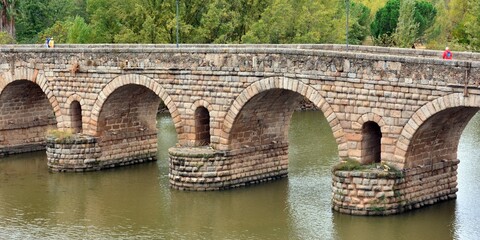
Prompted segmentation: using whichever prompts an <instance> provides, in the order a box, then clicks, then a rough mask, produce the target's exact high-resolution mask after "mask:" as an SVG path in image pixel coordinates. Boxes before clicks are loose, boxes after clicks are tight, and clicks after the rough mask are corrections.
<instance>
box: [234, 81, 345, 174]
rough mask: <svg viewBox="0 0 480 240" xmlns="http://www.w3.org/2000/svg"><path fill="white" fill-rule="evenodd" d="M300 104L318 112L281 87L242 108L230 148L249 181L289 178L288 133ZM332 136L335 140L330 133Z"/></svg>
mask: <svg viewBox="0 0 480 240" xmlns="http://www.w3.org/2000/svg"><path fill="white" fill-rule="evenodd" d="M301 102H306V103H307V104H308V105H310V107H311V108H312V110H315V109H318V108H317V107H316V105H315V104H312V103H310V101H309V100H308V99H307V98H306V97H305V96H303V95H301V94H300V93H298V92H295V91H292V90H287V89H279V88H274V89H269V90H266V91H262V92H260V93H258V94H256V95H255V96H253V97H252V98H250V99H249V100H248V101H247V102H246V103H245V104H244V105H243V106H242V108H241V109H240V111H239V113H238V114H237V116H236V118H235V120H234V122H233V125H232V128H231V129H230V135H229V143H230V145H229V148H230V149H232V152H233V155H234V157H233V162H234V165H235V164H238V165H239V166H242V168H244V169H243V171H245V172H244V174H245V175H246V176H247V177H246V179H247V180H246V181H249V180H248V176H250V175H252V176H255V178H256V179H259V180H260V179H262V178H267V179H274V178H277V177H283V176H286V175H287V172H288V165H289V164H288V162H289V161H288V152H289V136H288V133H289V129H290V124H291V120H292V117H293V113H294V111H295V110H299V109H302V107H301V105H300V103H301ZM322 117H324V116H322ZM325 120H326V119H325ZM330 134H332V137H333V132H332V131H331V130H330ZM337 150H338V149H337ZM336 155H337V156H338V152H337V153H336ZM237 158H238V162H237V160H236V159H237ZM260 181H261V180H260Z"/></svg>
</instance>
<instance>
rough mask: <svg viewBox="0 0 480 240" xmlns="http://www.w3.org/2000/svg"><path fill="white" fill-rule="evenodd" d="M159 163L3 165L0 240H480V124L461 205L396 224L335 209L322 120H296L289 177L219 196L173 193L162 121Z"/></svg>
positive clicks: (329, 145) (170, 137)
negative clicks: (62, 168)
mask: <svg viewBox="0 0 480 240" xmlns="http://www.w3.org/2000/svg"><path fill="white" fill-rule="evenodd" d="M158 128H159V153H158V161H157V162H154V163H146V164H141V165H135V166H127V167H123V168H117V169H111V170H106V171H100V172H89V173H75V174H70V173H49V172H48V169H47V166H46V156H45V154H44V153H42V152H39V153H31V154H22V155H17V156H12V157H8V158H4V159H1V160H0V239H12V238H13V239H42V238H43V239H66V238H68V239H118V238H121V239H138V238H148V239H152V238H153V239H162V238H163V239H360V240H361V239H372V238H373V239H479V237H480V232H479V230H478V228H477V226H476V222H477V221H476V218H478V217H479V216H480V212H479V211H480V210H478V208H476V206H474V204H475V202H476V199H478V198H479V197H480V190H479V189H478V188H476V187H475V186H476V183H477V182H479V181H480V167H479V166H478V165H477V164H474V163H475V162H478V160H480V159H477V158H480V157H479V156H480V154H475V153H477V151H479V150H477V149H478V147H476V146H478V145H479V141H480V116H477V117H475V118H474V119H473V120H472V121H471V123H470V124H469V126H468V127H467V129H466V130H465V132H464V134H463V136H462V140H461V144H460V147H459V158H460V159H461V160H462V162H461V164H460V169H459V180H458V181H459V189H460V190H459V193H458V199H457V200H454V201H448V202H444V203H441V204H437V205H434V206H431V207H427V208H424V209H420V210H416V211H413V212H409V213H405V214H401V215H395V216H388V217H356V216H349V215H343V214H338V213H335V212H332V211H331V210H330V207H331V205H330V196H331V190H330V184H331V175H330V174H331V173H330V168H331V166H332V165H333V164H335V162H336V161H337V159H338V156H337V154H338V153H337V147H336V143H335V141H334V139H333V136H332V132H331V130H330V128H329V126H328V124H327V123H326V120H325V118H324V117H323V114H322V113H321V112H302V113H295V114H294V117H293V120H292V124H291V127H290V132H289V138H290V149H289V152H290V153H289V154H290V155H289V158H290V166H289V167H290V169H289V171H290V172H289V177H288V178H286V179H281V180H278V181H275V182H271V183H266V184H261V185H257V186H250V187H247V188H239V189H234V190H229V191H221V192H182V191H176V190H172V189H170V188H169V186H168V153H167V149H168V147H170V146H173V145H174V144H175V143H176V141H177V139H176V133H175V128H174V127H173V123H172V120H171V118H170V117H168V116H164V115H161V116H160V117H159V119H158Z"/></svg>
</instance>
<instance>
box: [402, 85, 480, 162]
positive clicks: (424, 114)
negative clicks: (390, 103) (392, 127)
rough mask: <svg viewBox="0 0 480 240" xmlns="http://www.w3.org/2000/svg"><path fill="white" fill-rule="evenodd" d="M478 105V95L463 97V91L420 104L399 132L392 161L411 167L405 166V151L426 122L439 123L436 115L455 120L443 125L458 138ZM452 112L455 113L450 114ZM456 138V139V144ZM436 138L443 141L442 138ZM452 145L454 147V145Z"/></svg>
mask: <svg viewBox="0 0 480 240" xmlns="http://www.w3.org/2000/svg"><path fill="white" fill-rule="evenodd" d="M479 106H480V97H479V96H475V95H470V96H469V97H464V95H463V93H453V94H450V95H446V96H443V97H440V98H437V99H435V100H433V101H431V102H428V103H427V104H425V105H424V106H422V107H421V108H420V109H418V110H417V111H416V112H415V113H414V114H413V115H412V117H411V118H410V119H409V120H408V122H407V124H406V125H405V126H404V127H403V129H402V132H401V133H400V136H399V138H398V141H397V144H396V146H395V153H394V163H395V164H396V165H398V166H400V167H402V168H403V167H413V165H412V164H410V165H412V166H407V164H408V163H407V153H408V151H409V149H410V148H411V147H412V144H413V142H414V141H415V140H416V139H415V138H414V136H415V135H416V134H417V133H418V132H419V130H420V129H422V127H424V126H425V125H426V124H427V123H428V124H435V126H437V125H439V124H441V123H438V122H436V121H437V120H438V119H437V118H439V117H437V116H442V115H446V116H448V117H449V118H450V119H453V120H455V122H454V124H452V125H451V126H443V127H444V128H445V129H446V130H447V131H449V130H450V131H454V133H455V137H456V138H458V139H459V138H460V135H461V132H462V131H463V128H464V127H465V126H466V124H467V123H468V121H469V120H470V119H471V117H473V116H474V115H475V113H476V112H477V111H478V107H479ZM452 112H454V113H456V114H452ZM460 114H461V115H462V117H461V118H462V119H458V118H459V115H460ZM463 115H465V116H463ZM452 116H453V117H452ZM430 120H432V121H434V122H435V123H432V121H430ZM451 129H454V130H451ZM447 131H445V132H447ZM458 139H456V144H457V145H458ZM438 140H441V141H443V140H444V139H438ZM443 144H445V143H443ZM450 145H451V144H450ZM454 147H455V148H456V146H454ZM455 154H456V152H455ZM439 160H442V159H439ZM447 160H448V159H447Z"/></svg>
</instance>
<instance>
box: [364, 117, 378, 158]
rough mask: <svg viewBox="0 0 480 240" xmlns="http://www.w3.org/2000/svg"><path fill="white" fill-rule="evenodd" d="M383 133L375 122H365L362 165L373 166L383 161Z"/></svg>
mask: <svg viewBox="0 0 480 240" xmlns="http://www.w3.org/2000/svg"><path fill="white" fill-rule="evenodd" d="M381 140H382V131H381V129H380V126H379V125H378V124H377V123H376V122H374V121H368V122H365V123H364V124H363V126H362V143H361V152H362V163H363V164H371V163H379V162H380V161H381V152H382V148H381Z"/></svg>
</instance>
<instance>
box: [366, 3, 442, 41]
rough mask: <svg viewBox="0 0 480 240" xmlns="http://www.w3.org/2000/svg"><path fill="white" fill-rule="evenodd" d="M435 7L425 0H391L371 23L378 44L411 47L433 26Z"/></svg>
mask: <svg viewBox="0 0 480 240" xmlns="http://www.w3.org/2000/svg"><path fill="white" fill-rule="evenodd" d="M436 13H437V11H436V9H435V7H434V6H433V5H432V4H431V3H429V2H426V1H424V0H420V1H415V0H403V1H401V2H400V1H399V0H389V1H388V2H387V4H386V5H385V7H383V8H381V9H380V10H379V11H378V12H377V13H376V15H375V19H374V21H373V22H372V24H371V25H370V29H371V34H372V37H373V38H374V42H375V43H376V44H380V45H384V46H402V47H410V46H412V45H413V43H414V42H416V41H418V40H419V39H422V38H423V36H424V35H425V32H426V31H427V29H429V28H430V27H432V26H433V24H434V22H435V16H436Z"/></svg>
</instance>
